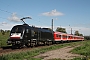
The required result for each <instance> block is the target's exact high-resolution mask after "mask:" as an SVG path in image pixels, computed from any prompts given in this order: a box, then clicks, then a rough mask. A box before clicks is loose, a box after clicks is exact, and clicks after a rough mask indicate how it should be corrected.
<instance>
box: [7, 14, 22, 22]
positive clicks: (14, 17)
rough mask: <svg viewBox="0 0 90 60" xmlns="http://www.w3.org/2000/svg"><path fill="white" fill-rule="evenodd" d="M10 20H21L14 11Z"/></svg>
mask: <svg viewBox="0 0 90 60" xmlns="http://www.w3.org/2000/svg"><path fill="white" fill-rule="evenodd" d="M8 20H10V21H13V22H19V21H20V18H19V17H18V16H17V14H16V13H12V15H11V16H10V17H8Z"/></svg>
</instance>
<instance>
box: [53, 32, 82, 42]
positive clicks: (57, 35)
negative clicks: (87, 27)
mask: <svg viewBox="0 0 90 60" xmlns="http://www.w3.org/2000/svg"><path fill="white" fill-rule="evenodd" d="M54 40H55V41H57V42H58V41H59V42H60V41H83V40H84V37H83V36H76V35H71V34H66V33H62V32H54Z"/></svg>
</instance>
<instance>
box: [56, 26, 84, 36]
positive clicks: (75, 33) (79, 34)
mask: <svg viewBox="0 0 90 60" xmlns="http://www.w3.org/2000/svg"><path fill="white" fill-rule="evenodd" d="M56 31H57V32H63V33H67V32H66V29H65V28H62V27H57V29H56ZM73 35H77V36H83V34H81V33H79V31H75V32H74V34H73Z"/></svg>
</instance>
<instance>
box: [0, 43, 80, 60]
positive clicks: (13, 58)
mask: <svg viewBox="0 0 90 60" xmlns="http://www.w3.org/2000/svg"><path fill="white" fill-rule="evenodd" d="M80 43H81V42H73V43H65V44H56V45H51V46H44V47H43V48H33V49H32V50H30V51H24V52H19V53H10V54H7V55H3V56H0V60H24V59H26V60H41V59H42V58H43V57H41V58H33V57H34V56H36V55H39V54H42V53H45V52H47V51H50V50H55V49H59V48H62V47H65V46H69V45H70V46H76V45H78V44H80ZM53 60H59V59H53Z"/></svg>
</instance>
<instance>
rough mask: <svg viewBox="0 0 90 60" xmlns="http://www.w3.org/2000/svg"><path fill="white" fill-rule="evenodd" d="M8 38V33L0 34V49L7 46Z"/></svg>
mask: <svg viewBox="0 0 90 60" xmlns="http://www.w3.org/2000/svg"><path fill="white" fill-rule="evenodd" d="M8 38H9V32H8V33H5V34H4V35H3V34H2V33H1V32H0V47H3V46H7V44H6V42H7V39H8Z"/></svg>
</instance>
